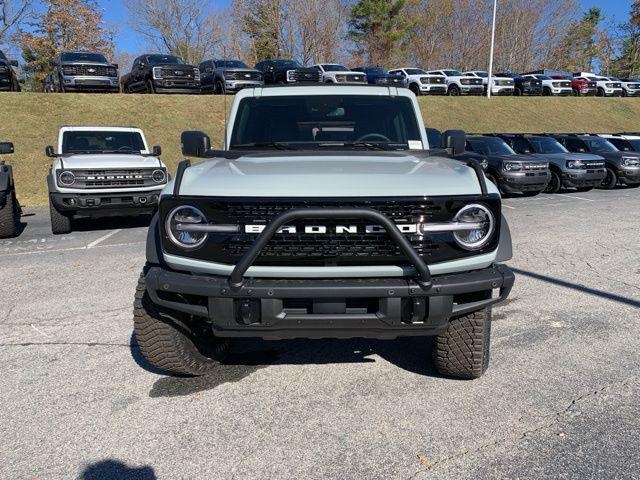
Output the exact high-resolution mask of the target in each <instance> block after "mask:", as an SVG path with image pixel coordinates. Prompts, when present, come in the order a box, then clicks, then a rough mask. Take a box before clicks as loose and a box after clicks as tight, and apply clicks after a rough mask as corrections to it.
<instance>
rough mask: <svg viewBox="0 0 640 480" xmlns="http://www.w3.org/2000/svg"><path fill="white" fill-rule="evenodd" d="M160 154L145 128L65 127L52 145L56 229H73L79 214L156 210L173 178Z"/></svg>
mask: <svg viewBox="0 0 640 480" xmlns="http://www.w3.org/2000/svg"><path fill="white" fill-rule="evenodd" d="M160 154H161V150H160V147H153V149H152V150H149V147H148V146H147V141H146V139H145V137H144V133H142V130H140V129H139V128H134V127H97V126H92V127H89V126H83V127H71V126H65V127H62V128H61V129H60V132H59V134H58V145H57V150H55V149H54V148H53V147H52V146H48V147H47V148H46V155H47V156H48V157H51V158H53V159H54V160H53V163H52V165H51V169H50V170H49V175H48V176H47V184H48V187H49V210H50V213H51V231H52V232H53V233H54V234H62V233H69V232H70V231H71V230H72V228H73V219H74V217H78V216H82V217H99V216H121V215H136V214H145V213H152V212H153V211H154V210H155V209H156V207H157V206H158V199H159V197H160V191H161V190H162V188H163V187H164V186H165V185H166V183H167V167H166V166H165V165H164V164H163V163H162V161H161V160H160V158H159V157H160Z"/></svg>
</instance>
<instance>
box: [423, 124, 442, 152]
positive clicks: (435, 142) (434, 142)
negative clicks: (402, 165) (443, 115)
mask: <svg viewBox="0 0 640 480" xmlns="http://www.w3.org/2000/svg"><path fill="white" fill-rule="evenodd" d="M424 131H425V132H426V134H427V140H428V141H429V148H438V147H440V145H442V132H440V130H438V129H437V128H425V129H424Z"/></svg>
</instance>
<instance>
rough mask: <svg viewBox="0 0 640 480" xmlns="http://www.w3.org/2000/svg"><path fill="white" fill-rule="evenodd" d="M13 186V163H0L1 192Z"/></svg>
mask: <svg viewBox="0 0 640 480" xmlns="http://www.w3.org/2000/svg"><path fill="white" fill-rule="evenodd" d="M12 188H13V169H12V168H11V165H6V164H5V165H0V192H5V191H9V190H11V189H12Z"/></svg>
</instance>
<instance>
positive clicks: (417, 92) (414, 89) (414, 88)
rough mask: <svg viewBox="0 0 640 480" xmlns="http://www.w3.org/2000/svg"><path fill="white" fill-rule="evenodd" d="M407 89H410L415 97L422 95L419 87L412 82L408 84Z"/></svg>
mask: <svg viewBox="0 0 640 480" xmlns="http://www.w3.org/2000/svg"><path fill="white" fill-rule="evenodd" d="M409 90H411V91H412V92H413V93H414V94H415V96H416V97H419V96H420V95H422V93H421V92H420V87H419V86H418V85H416V84H415V83H412V84H411V85H409Z"/></svg>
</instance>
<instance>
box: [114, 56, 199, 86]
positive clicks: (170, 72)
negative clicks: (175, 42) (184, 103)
mask: <svg viewBox="0 0 640 480" xmlns="http://www.w3.org/2000/svg"><path fill="white" fill-rule="evenodd" d="M121 83H122V91H123V92H124V93H200V92H201V85H200V70H199V69H198V67H195V66H193V65H187V64H186V63H185V61H184V60H182V59H181V58H180V57H176V56H175V55H160V54H145V55H140V56H139V57H138V58H136V59H135V60H134V61H133V66H132V67H131V72H129V73H127V74H126V75H123V76H122V79H121Z"/></svg>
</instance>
